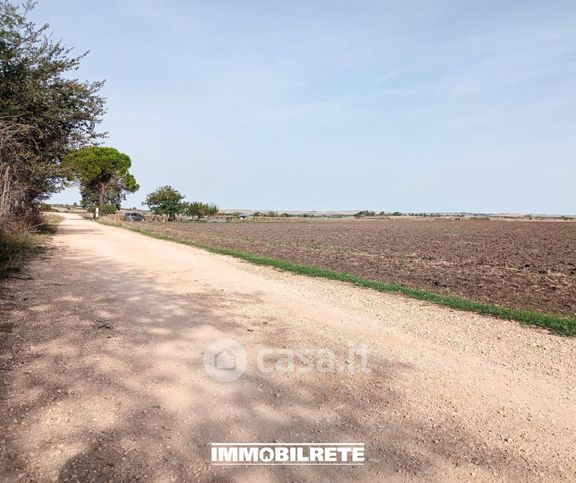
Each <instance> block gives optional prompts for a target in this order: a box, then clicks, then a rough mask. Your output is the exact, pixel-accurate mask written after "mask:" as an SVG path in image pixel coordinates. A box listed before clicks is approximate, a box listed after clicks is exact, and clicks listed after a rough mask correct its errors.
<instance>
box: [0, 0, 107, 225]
mask: <svg viewBox="0 0 576 483" xmlns="http://www.w3.org/2000/svg"><path fill="white" fill-rule="evenodd" d="M33 7H34V3H33V2H32V1H28V2H27V3H24V4H23V5H20V4H18V5H16V4H14V3H11V2H9V1H6V0H0V113H1V114H0V124H1V125H2V126H0V130H2V131H5V132H7V133H8V135H7V136H5V137H4V141H6V143H7V144H9V146H6V145H5V146H4V148H3V151H4V152H3V153H2V157H1V158H0V180H1V181H0V192H2V193H3V194H4V200H3V202H4V203H5V205H4V209H7V208H6V206H8V207H9V211H10V212H11V213H12V214H19V213H20V212H23V211H24V212H25V211H26V210H31V209H33V208H34V206H35V205H36V204H38V203H39V202H40V201H42V200H43V199H46V198H47V197H48V196H49V195H50V194H51V193H54V192H56V191H58V190H59V189H60V188H61V186H62V183H63V181H64V179H65V176H64V173H63V172H62V170H61V167H60V162H61V160H62V159H63V157H64V156H65V154H66V153H67V152H68V151H69V150H70V149H74V148H79V147H81V146H83V145H86V144H89V143H94V142H96V141H97V140H98V138H100V137H101V136H102V134H99V133H97V132H96V126H97V125H98V123H99V122H100V120H101V118H102V115H103V113H104V98H103V97H101V96H99V95H98V92H99V90H100V89H101V87H102V85H103V82H85V81H80V80H78V79H75V78H73V77H71V76H70V72H71V71H74V70H76V69H78V67H79V65H80V62H81V60H82V59H83V57H84V56H85V55H86V53H84V54H81V55H79V56H72V55H71V52H72V49H69V48H67V47H65V46H64V45H63V44H62V43H61V42H60V41H58V42H55V41H53V40H52V36H51V34H50V33H49V32H48V25H42V26H37V25H36V24H35V23H34V22H32V21H31V20H29V15H30V12H31V10H32V9H33ZM7 152H10V153H11V154H10V156H7V155H6V153H7ZM2 215H3V213H0V216H2ZM4 216H7V215H6V214H4Z"/></svg>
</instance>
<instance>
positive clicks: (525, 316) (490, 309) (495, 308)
mask: <svg viewBox="0 0 576 483" xmlns="http://www.w3.org/2000/svg"><path fill="white" fill-rule="evenodd" d="M101 223H103V224H106V225H111V226H118V227H121V228H125V229H127V230H130V231H134V232H137V233H141V234H142V235H146V236H149V237H152V238H156V239H159V240H167V241H171V242H175V243H180V244H183V245H188V246H192V247H196V248H201V249H203V250H206V251H208V252H211V253H217V254H219V255H228V256H231V257H234V258H239V259H241V260H245V261H247V262H250V263H253V264H256V265H264V266H267V267H274V268H277V269H280V270H284V271H286V272H292V273H296V274H299V275H307V276H310V277H320V278H326V279H329V280H337V281H340V282H347V283H350V284H352V285H356V286H357V287H364V288H370V289H373V290H377V291H378V292H387V293H397V294H402V295H405V296H406V297H410V298H413V299H417V300H423V301H426V302H431V303H434V304H436V305H441V306H444V307H450V308H452V309H456V310H464V311H467V312H475V313H478V314H482V315H490V316H493V317H497V318H499V319H504V320H514V321H517V322H520V323H522V324H526V325H535V326H538V327H544V328H546V329H549V330H551V331H552V332H555V333H556V334H559V335H563V336H576V319H571V318H568V317H564V316H562V315H557V314H549V313H545V312H537V311H533V310H524V309H514V308H509V307H502V306H500V305H494V304H486V303H480V302H474V301H472V300H468V299H465V298H461V297H456V296H453V295H440V294H437V293H434V292H429V291H427V290H421V289H415V288H409V287H405V286H403V285H395V284H387V283H383V282H378V281H376V280H368V279H365V278H362V277H357V276H355V275H350V274H347V273H342V272H335V271H332V270H327V269H324V268H320V267H314V266H310V265H301V264H299V263H294V262H289V261H286V260H280V259H277V258H269V257H263V256H260V255H255V254H253V253H247V252H241V251H237V250H233V249H231V248H223V247H215V246H211V245H205V244H203V243H197V242H194V241H191V240H186V239H184V238H179V237H175V236H172V235H165V234H162V233H157V232H154V231H151V230H147V229H145V228H138V227H131V226H125V225H122V224H116V223H108V222H103V221H101Z"/></svg>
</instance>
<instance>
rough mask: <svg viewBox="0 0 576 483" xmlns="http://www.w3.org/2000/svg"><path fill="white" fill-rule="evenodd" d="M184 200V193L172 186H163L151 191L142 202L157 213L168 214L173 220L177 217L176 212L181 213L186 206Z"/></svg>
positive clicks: (169, 219)
mask: <svg viewBox="0 0 576 483" xmlns="http://www.w3.org/2000/svg"><path fill="white" fill-rule="evenodd" d="M182 200H184V195H183V194H182V193H180V192H179V191H177V190H175V189H174V188H172V186H162V187H160V188H158V189H157V190H156V191H154V192H152V193H149V194H148V196H146V200H145V201H144V203H142V204H143V205H146V206H148V207H149V208H150V209H151V210H152V212H153V213H156V214H157V215H168V221H173V220H175V219H176V214H177V213H181V212H182V211H183V210H184V209H185V207H186V205H185V204H184V203H183V201H182Z"/></svg>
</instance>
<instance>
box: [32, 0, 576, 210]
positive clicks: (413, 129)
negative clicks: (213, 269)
mask: <svg viewBox="0 0 576 483" xmlns="http://www.w3.org/2000/svg"><path fill="white" fill-rule="evenodd" d="M35 18H37V19H39V20H43V21H48V22H49V23H50V24H51V27H52V31H53V32H54V33H55V36H56V37H58V38H62V39H64V41H65V42H66V43H67V44H68V45H70V46H74V47H75V48H76V49H77V50H78V51H82V50H88V49H89V50H91V54H90V56H89V57H88V58H87V59H86V60H85V62H84V65H83V67H82V69H81V72H80V76H81V77H84V78H90V79H102V78H103V79H107V84H106V87H105V90H104V93H105V95H106V96H107V97H108V113H107V115H106V118H105V122H104V123H103V126H102V127H103V129H104V130H107V131H109V132H110V137H109V139H108V141H107V143H106V144H107V145H111V146H114V147H116V148H118V149H120V150H122V151H124V152H126V153H127V154H129V155H130V156H131V157H132V160H133V172H134V174H135V176H136V178H137V180H138V181H139V183H140V185H141V186H142V188H141V190H140V192H138V193H137V194H135V195H132V196H130V197H129V198H128V200H127V203H126V205H127V206H132V205H137V206H139V205H140V203H141V201H142V200H143V198H144V197H145V195H146V193H148V192H150V191H151V190H153V189H154V188H156V187H157V186H159V185H164V184H171V185H173V186H174V187H176V188H177V189H179V190H181V191H182V192H183V193H185V194H186V195H187V198H188V199H190V200H192V199H200V200H204V201H212V202H216V203H218V204H219V205H220V207H222V208H246V209H249V208H252V209H279V210H289V209H306V210H332V209H374V210H400V211H479V212H541V213H576V2H575V1H573V0H570V1H562V0H546V1H544V0H516V1H510V0H490V1H482V0H452V1H450V0H422V1H410V0H408V1H385V0H380V1H371V0H347V1H344V0H330V1H329V0H323V1H320V0H316V1H314V0H310V1H304V0H290V1H286V0H266V1H264V0H254V1H249V0H204V1H201V0H163V1H160V0H157V1H152V0H125V1H120V0H118V1H112V0H97V1H93V0H83V1H78V0H74V1H73V0H41V1H40V5H39V6H38V8H37V10H36V11H35ZM77 199H78V197H77V194H75V193H74V192H73V191H68V192H65V193H62V194H60V195H58V196H57V197H55V200H58V201H69V202H72V201H75V200H77Z"/></svg>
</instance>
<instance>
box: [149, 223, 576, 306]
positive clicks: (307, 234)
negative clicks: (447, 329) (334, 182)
mask: <svg viewBox="0 0 576 483" xmlns="http://www.w3.org/2000/svg"><path fill="white" fill-rule="evenodd" d="M145 227H146V228H147V229H150V230H154V231H157V232H160V233H167V234H171V235H177V236H179V237H183V238H186V239H189V240H193V241H196V242H200V243H206V244H209V245H214V246H219V247H228V248H233V249H236V250H241V251H245V252H250V253H256V254H260V255H266V256H270V257H276V258H281V259H285V260H290V261H293V262H298V263H303V264H309V265H315V266H319V267H323V268H328V269H331V270H336V271H341V272H346V273H350V274H353V275H358V276H361V277H365V278H369V279H373V280H378V281H382V282H385V283H397V284H402V285H406V286H408V287H413V288H423V289H428V290H431V291H434V292H437V293H442V294H456V295H460V296H463V297H466V298H470V299H472V300H475V301H479V302H490V303H495V304H499V305H504V306H509V307H516V308H529V309H533V310H540V311H545V312H555V313H559V314H564V315H568V316H574V315H576V223H564V222H523V221H517V222H515V221H494V220H492V221H440V220H393V219H392V220H336V221H302V222H239V223H172V224H168V223H154V222H152V223H146V224H145Z"/></svg>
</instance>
